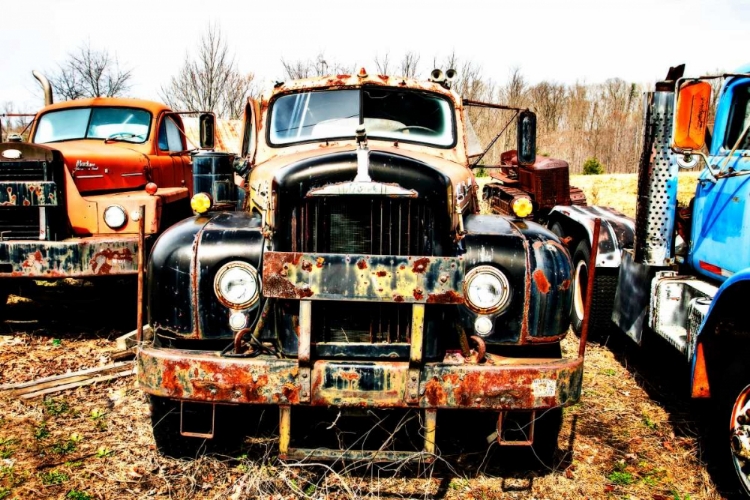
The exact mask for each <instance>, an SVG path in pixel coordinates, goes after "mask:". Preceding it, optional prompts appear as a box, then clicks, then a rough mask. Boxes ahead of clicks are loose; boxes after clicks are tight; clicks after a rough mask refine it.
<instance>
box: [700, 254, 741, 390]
mask: <svg viewBox="0 0 750 500" xmlns="http://www.w3.org/2000/svg"><path fill="white" fill-rule="evenodd" d="M749 291H750V269H744V270H742V271H740V272H739V273H737V274H735V275H733V276H732V277H731V278H729V279H728V280H726V281H725V282H724V283H722V285H721V287H720V288H719V289H718V290H717V292H716V295H714V298H713V300H712V301H711V305H710V306H709V308H708V312H707V313H706V316H705V318H703V321H702V323H701V325H700V327H699V328H698V330H697V333H696V335H695V339H693V344H694V348H693V349H691V351H692V352H691V393H692V396H693V397H696V398H705V397H709V396H710V395H711V388H710V385H711V384H710V380H711V379H716V378H717V377H716V376H715V375H718V372H719V371H721V370H722V369H723V368H724V366H723V359H726V357H727V356H731V355H733V354H735V353H736V352H734V351H735V349H732V346H733V343H739V342H744V341H750V336H748V335H747V332H748V328H747V326H748V325H750V320H748V319H746V317H745V314H744V313H743V310H744V309H743V307H744V304H745V303H746V301H747V296H748V292H749ZM735 318H736V319H735ZM721 320H725V321H729V323H733V324H735V326H736V327H738V328H739V330H737V331H735V332H724V333H726V335H722V337H723V338H722V339H721V340H723V341H724V342H715V340H716V339H717V337H718V336H717V328H716V327H717V326H718V325H719V322H720V321H721ZM730 333H731V334H732V335H729V334H730ZM734 334H738V335H734ZM727 341H728V342H727Z"/></svg>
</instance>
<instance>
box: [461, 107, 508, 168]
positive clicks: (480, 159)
mask: <svg viewBox="0 0 750 500" xmlns="http://www.w3.org/2000/svg"><path fill="white" fill-rule="evenodd" d="M518 113H519V111H516V112H515V114H514V115H513V116H512V117H511V118H510V120H508V123H506V124H505V126H504V127H503V128H502V130H500V132H499V133H498V134H497V135H496V136H495V138H494V139H492V140H491V141H490V143H489V145H488V146H487V147H486V148H485V149H484V151H482V154H480V155H479V157H478V158H477V159H476V160H474V163H472V164H471V165H469V168H474V167H476V166H477V165H479V162H480V161H482V158H484V155H486V154H487V152H488V151H489V150H490V148H491V147H492V146H494V145H495V143H496V142H497V140H498V139H500V136H501V135H503V134H504V133H505V130H506V129H507V128H508V127H509V126H510V124H511V123H513V120H515V119H516V117H517V116H518Z"/></svg>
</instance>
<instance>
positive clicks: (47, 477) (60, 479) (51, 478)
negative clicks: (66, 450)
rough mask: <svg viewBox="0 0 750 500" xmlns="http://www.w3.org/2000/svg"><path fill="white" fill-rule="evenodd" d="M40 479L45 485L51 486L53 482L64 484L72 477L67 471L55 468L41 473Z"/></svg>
mask: <svg viewBox="0 0 750 500" xmlns="http://www.w3.org/2000/svg"><path fill="white" fill-rule="evenodd" d="M39 479H40V480H41V481H42V484H43V485H45V486H51V485H53V484H63V483H64V482H65V481H67V480H68V479H70V478H69V477H68V475H67V474H66V473H64V472H60V471H58V470H54V469H53V470H51V471H47V472H42V473H41V474H39Z"/></svg>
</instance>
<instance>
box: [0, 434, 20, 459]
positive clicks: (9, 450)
mask: <svg viewBox="0 0 750 500" xmlns="http://www.w3.org/2000/svg"><path fill="white" fill-rule="evenodd" d="M14 444H16V440H15V439H13V438H5V439H3V438H0V458H10V457H12V456H13V453H14V452H15V451H16V450H14V449H13V445H14Z"/></svg>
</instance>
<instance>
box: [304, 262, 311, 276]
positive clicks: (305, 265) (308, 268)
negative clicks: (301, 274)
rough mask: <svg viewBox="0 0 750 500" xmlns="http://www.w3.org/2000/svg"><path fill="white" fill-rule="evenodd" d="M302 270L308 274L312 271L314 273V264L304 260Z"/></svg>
mask: <svg viewBox="0 0 750 500" xmlns="http://www.w3.org/2000/svg"><path fill="white" fill-rule="evenodd" d="M302 270H303V271H306V272H308V273H309V272H310V271H312V262H310V261H309V260H303V261H302Z"/></svg>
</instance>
